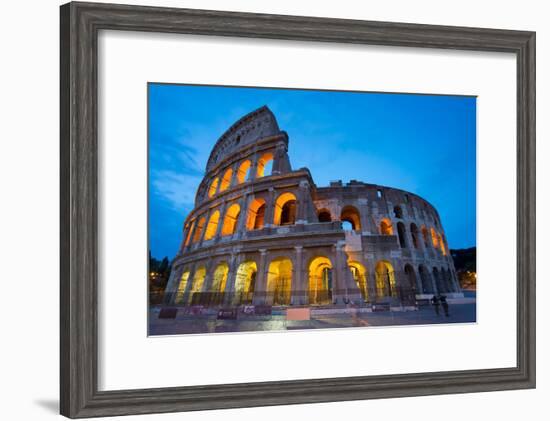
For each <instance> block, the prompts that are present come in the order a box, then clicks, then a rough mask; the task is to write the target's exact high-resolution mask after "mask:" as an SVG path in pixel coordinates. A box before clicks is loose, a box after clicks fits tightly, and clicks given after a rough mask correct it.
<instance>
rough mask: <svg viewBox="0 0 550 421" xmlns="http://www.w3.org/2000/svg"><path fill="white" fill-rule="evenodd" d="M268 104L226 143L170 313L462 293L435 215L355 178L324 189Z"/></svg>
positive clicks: (177, 270)
mask: <svg viewBox="0 0 550 421" xmlns="http://www.w3.org/2000/svg"><path fill="white" fill-rule="evenodd" d="M288 141H289V140H288V135H287V134H286V132H284V131H281V130H280V129H279V126H278V124H277V121H276V119H275V116H274V115H273V113H272V112H271V111H270V110H269V109H268V108H267V107H265V106H264V107H262V108H260V109H258V110H256V111H253V112H251V113H250V114H248V115H246V116H244V117H242V118H241V119H240V120H239V121H237V122H236V123H235V124H233V126H231V127H230V128H229V129H228V130H227V131H226V132H225V133H224V134H223V135H222V136H221V137H220V139H219V140H218V141H217V142H216V145H215V146H214V148H213V149H212V152H211V154H210V158H209V159H208V163H207V165H206V174H205V176H204V178H203V180H202V182H201V184H200V186H199V188H198V191H197V193H196V200H195V208H194V209H193V210H192V211H191V212H190V213H189V215H188V217H187V219H186V220H185V223H184V226H183V239H182V242H181V247H180V250H179V252H178V254H177V255H176V257H175V258H174V260H173V264H172V272H171V276H170V279H169V281H168V285H167V288H166V293H165V302H166V303H167V304H184V305H187V304H202V305H207V306H223V305H238V304H259V305H264V304H265V305H275V306H277V305H278V306H291V305H334V304H337V305H341V304H355V305H365V304H368V303H378V302H384V303H389V304H393V305H401V304H404V305H407V304H414V302H415V300H416V299H421V298H427V297H431V296H432V295H433V294H434V293H436V292H437V293H444V294H447V295H450V296H462V294H461V293H460V288H459V285H458V281H457V276H456V273H455V269H454V266H453V260H452V258H451V256H450V254H449V248H448V245H447V240H446V238H445V234H444V230H443V227H442V224H441V221H440V219H439V215H438V213H437V211H436V210H435V208H434V207H433V206H431V205H430V204H429V203H428V202H427V201H425V200H424V199H422V198H421V197H419V196H417V195H415V194H412V193H408V192H406V191H403V190H399V189H393V188H389V187H383V186H378V185H373V184H367V183H363V182H360V181H356V180H352V181H350V182H349V183H347V184H344V183H342V182H341V181H334V182H331V183H330V186H328V187H317V186H316V185H315V183H314V181H313V179H312V177H311V173H310V172H309V170H308V169H307V168H300V169H297V170H293V169H292V168H291V165H290V160H289V156H288Z"/></svg>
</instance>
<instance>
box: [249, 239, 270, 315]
mask: <svg viewBox="0 0 550 421" xmlns="http://www.w3.org/2000/svg"><path fill="white" fill-rule="evenodd" d="M258 251H259V252H260V264H259V265H258V272H257V274H256V285H255V288H254V297H253V303H254V304H267V303H270V302H271V297H268V291H267V271H268V269H269V268H268V266H267V250H266V249H259V250H258Z"/></svg>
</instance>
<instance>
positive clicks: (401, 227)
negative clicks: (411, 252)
mask: <svg viewBox="0 0 550 421" xmlns="http://www.w3.org/2000/svg"><path fill="white" fill-rule="evenodd" d="M397 236H398V237H399V245H400V246H401V248H405V247H407V233H406V232H405V224H403V222H398V223H397Z"/></svg>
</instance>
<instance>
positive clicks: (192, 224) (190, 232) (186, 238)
mask: <svg viewBox="0 0 550 421" xmlns="http://www.w3.org/2000/svg"><path fill="white" fill-rule="evenodd" d="M195 222H196V219H193V220H192V221H191V224H190V226H189V231H187V236H186V237H185V243H184V245H185V246H188V245H189V242H190V241H191V234H192V233H193V228H195Z"/></svg>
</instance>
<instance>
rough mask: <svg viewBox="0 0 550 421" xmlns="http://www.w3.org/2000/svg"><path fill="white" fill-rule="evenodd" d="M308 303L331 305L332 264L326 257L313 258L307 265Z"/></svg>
mask: <svg viewBox="0 0 550 421" xmlns="http://www.w3.org/2000/svg"><path fill="white" fill-rule="evenodd" d="M309 303H310V304H331V303H332V262H331V261H330V259H329V258H328V257H325V256H318V257H315V258H314V259H313V260H312V261H311V263H310V264H309Z"/></svg>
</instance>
